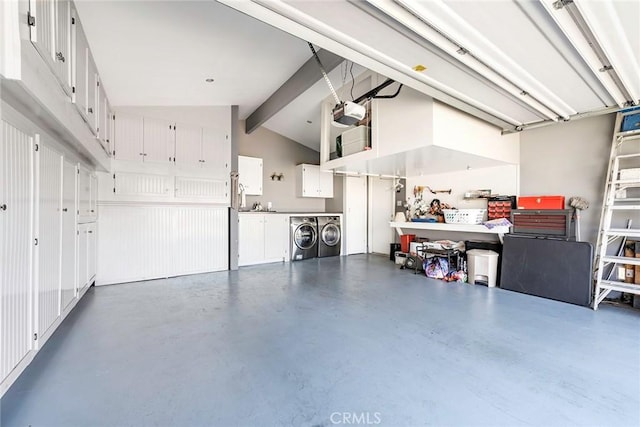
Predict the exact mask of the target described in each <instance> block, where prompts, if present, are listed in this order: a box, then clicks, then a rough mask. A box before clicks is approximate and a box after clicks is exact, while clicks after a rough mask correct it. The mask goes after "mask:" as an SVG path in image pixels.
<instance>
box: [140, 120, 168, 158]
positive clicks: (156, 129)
mask: <svg viewBox="0 0 640 427" xmlns="http://www.w3.org/2000/svg"><path fill="white" fill-rule="evenodd" d="M142 121H143V138H142V139H143V141H144V143H143V146H144V151H143V152H144V154H143V161H144V162H156V163H168V162H170V161H172V160H173V155H174V142H175V132H174V130H173V123H171V122H168V121H166V120H158V119H152V118H149V117H145V118H144V119H143V120H142Z"/></svg>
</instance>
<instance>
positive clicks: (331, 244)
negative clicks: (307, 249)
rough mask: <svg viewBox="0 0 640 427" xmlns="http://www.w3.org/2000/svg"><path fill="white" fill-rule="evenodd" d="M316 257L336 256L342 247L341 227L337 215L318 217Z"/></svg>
mask: <svg viewBox="0 0 640 427" xmlns="http://www.w3.org/2000/svg"><path fill="white" fill-rule="evenodd" d="M318 233H319V234H320V238H319V239H318V257H327V256H338V255H340V248H341V247H342V227H341V225H340V217H339V216H319V217H318Z"/></svg>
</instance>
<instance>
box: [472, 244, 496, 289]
mask: <svg viewBox="0 0 640 427" xmlns="http://www.w3.org/2000/svg"><path fill="white" fill-rule="evenodd" d="M498 256H499V255H498V254H497V253H496V252H494V251H489V250H486V249H472V250H470V251H467V270H468V273H469V274H468V279H467V281H468V282H469V283H471V284H472V285H473V284H482V285H487V286H488V287H490V288H493V287H495V286H496V281H497V274H498Z"/></svg>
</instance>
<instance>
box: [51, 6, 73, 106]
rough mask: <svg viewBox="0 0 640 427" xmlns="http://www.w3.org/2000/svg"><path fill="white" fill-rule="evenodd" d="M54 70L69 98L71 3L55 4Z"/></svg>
mask: <svg viewBox="0 0 640 427" xmlns="http://www.w3.org/2000/svg"><path fill="white" fill-rule="evenodd" d="M54 7H55V22H56V28H55V36H56V39H55V40H56V43H55V46H56V48H55V54H54V60H55V69H56V75H57V77H58V80H60V83H61V84H62V89H63V90H64V91H65V93H66V94H67V95H69V96H71V56H72V55H71V1H69V0H57V1H56V2H55V6H54Z"/></svg>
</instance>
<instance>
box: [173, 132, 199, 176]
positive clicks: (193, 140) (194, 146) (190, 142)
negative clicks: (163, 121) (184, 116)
mask: <svg viewBox="0 0 640 427" xmlns="http://www.w3.org/2000/svg"><path fill="white" fill-rule="evenodd" d="M175 132H176V164H177V165H181V166H195V165H200V164H201V163H202V162H201V161H200V160H202V128H201V127H199V126H192V125H185V124H182V123H177V124H176V127H175Z"/></svg>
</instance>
